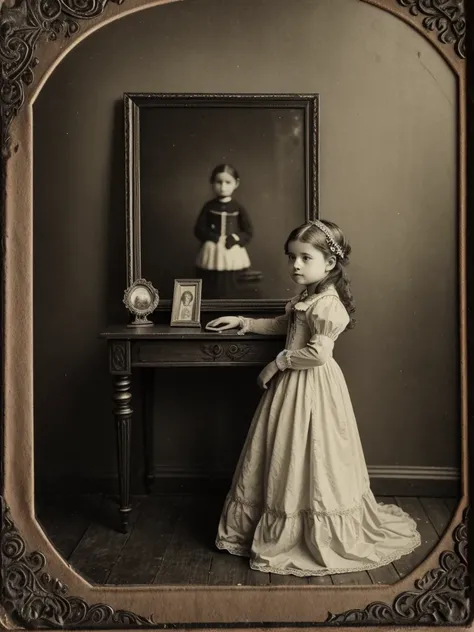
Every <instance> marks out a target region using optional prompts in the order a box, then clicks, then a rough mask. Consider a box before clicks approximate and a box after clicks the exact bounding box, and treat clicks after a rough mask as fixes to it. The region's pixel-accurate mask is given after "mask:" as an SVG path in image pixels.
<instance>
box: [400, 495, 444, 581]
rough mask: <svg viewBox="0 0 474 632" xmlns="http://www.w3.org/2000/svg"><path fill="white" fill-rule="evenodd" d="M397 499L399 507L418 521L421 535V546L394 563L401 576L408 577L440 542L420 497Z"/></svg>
mask: <svg viewBox="0 0 474 632" xmlns="http://www.w3.org/2000/svg"><path fill="white" fill-rule="evenodd" d="M396 501H397V504H398V505H399V507H401V508H402V509H403V510H404V511H406V512H407V513H408V514H409V515H410V516H411V517H412V518H413V519H414V520H415V521H416V523H417V526H418V531H419V532H420V537H421V544H420V546H418V547H417V548H416V549H415V550H414V551H413V552H412V553H409V554H408V555H404V556H403V557H402V558H400V559H399V560H396V561H395V562H394V563H393V565H394V567H395V568H396V570H397V572H398V574H399V575H400V577H406V576H407V575H408V574H409V573H410V572H411V571H412V570H413V569H414V568H416V567H417V566H418V565H419V564H421V562H422V561H423V560H424V559H425V558H426V557H427V555H428V554H429V553H430V551H431V550H432V549H433V548H434V546H435V545H436V543H437V542H438V540H439V537H438V534H437V533H436V531H435V529H434V527H433V525H432V524H431V522H430V519H429V518H428V516H427V515H426V512H425V510H424V509H423V506H422V504H421V502H420V500H419V499H418V498H414V497H408V496H407V497H397V498H396Z"/></svg>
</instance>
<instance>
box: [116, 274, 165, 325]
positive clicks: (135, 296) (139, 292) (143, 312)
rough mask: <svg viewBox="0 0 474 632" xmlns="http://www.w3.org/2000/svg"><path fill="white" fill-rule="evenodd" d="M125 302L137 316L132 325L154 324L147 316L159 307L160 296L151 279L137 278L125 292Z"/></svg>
mask: <svg viewBox="0 0 474 632" xmlns="http://www.w3.org/2000/svg"><path fill="white" fill-rule="evenodd" d="M123 302H124V304H125V307H126V308H127V309H128V311H129V312H130V313H131V314H133V315H134V316H135V319H134V321H133V322H132V323H130V327H143V326H150V325H153V322H152V321H151V320H148V318H147V316H149V315H150V314H153V312H154V311H155V309H156V308H157V307H158V304H159V302H160V297H159V294H158V291H157V290H156V289H155V288H154V287H153V285H152V284H151V283H150V281H147V280H146V279H137V280H136V281H134V282H133V283H132V285H130V287H128V288H127V289H126V290H125V292H124V297H123Z"/></svg>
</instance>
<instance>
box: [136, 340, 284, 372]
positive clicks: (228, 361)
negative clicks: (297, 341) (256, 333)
mask: <svg viewBox="0 0 474 632" xmlns="http://www.w3.org/2000/svg"><path fill="white" fill-rule="evenodd" d="M281 349H282V343H281V342H279V341H275V340H271V341H264V340H262V341H252V343H237V342H228V341H225V342H200V341H198V340H169V341H168V340H160V341H143V342H139V343H135V344H134V345H133V347H132V365H133V366H136V367H140V366H207V365H212V364H218V365H219V366H229V365H234V364H241V365H243V366H259V365H263V364H265V363H267V362H270V361H271V360H274V359H275V357H276V355H277V353H278V352H279V351H281Z"/></svg>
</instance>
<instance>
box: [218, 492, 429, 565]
mask: <svg viewBox="0 0 474 632" xmlns="http://www.w3.org/2000/svg"><path fill="white" fill-rule="evenodd" d="M371 496H372V493H371V491H370V490H368V491H367V492H366V493H365V494H363V496H362V500H361V502H360V503H358V504H357V505H356V506H354V507H350V508H344V509H340V510H339V511H333V512H331V511H328V512H325V511H312V510H307V509H302V510H300V511H297V512H294V513H291V514H284V513H283V512H279V511H274V510H271V509H270V508H259V507H258V506H257V505H253V504H252V503H248V502H245V501H242V500H241V499H236V498H229V499H228V501H227V503H226V505H227V509H229V508H230V506H231V505H235V506H236V505H240V506H246V507H247V509H250V508H251V509H253V510H257V511H258V513H259V515H260V519H259V522H262V521H263V522H264V521H265V518H266V516H272V517H273V518H274V517H275V516H280V517H281V518H282V519H285V520H288V521H290V522H291V521H294V520H298V519H300V518H301V517H303V516H314V517H315V518H318V517H320V518H321V517H326V518H328V519H331V517H332V516H335V515H338V516H343V515H346V516H347V515H348V514H351V513H354V514H355V513H356V512H358V511H360V510H362V511H363V505H364V504H365V503H367V502H368V503H369V504H371V503H370V500H369V498H370V497H371ZM374 500H375V499H374ZM376 507H377V510H378V511H379V512H382V513H383V514H386V515H389V516H392V517H394V518H397V519H399V520H400V521H403V524H404V526H405V527H406V528H407V533H406V534H404V535H403V536H400V539H401V540H403V541H404V544H403V546H399V547H397V548H396V549H395V550H393V551H390V553H387V554H386V555H382V556H381V557H380V558H379V559H378V560H377V561H367V562H365V563H364V562H362V561H361V562H357V561H356V560H354V565H353V566H352V567H341V566H337V567H331V566H327V567H321V568H320V569H308V568H292V567H288V568H278V567H276V566H272V565H271V564H261V563H258V562H256V561H255V559H254V558H255V557H256V556H257V555H255V554H254V553H253V551H252V547H251V546H250V547H248V546H243V545H240V544H234V543H231V542H228V541H226V540H225V538H223V537H219V536H218V537H217V538H216V540H215V546H216V547H217V549H219V550H223V551H227V552H228V553H230V554H232V555H236V556H239V557H246V558H250V562H249V565H250V568H251V569H252V570H256V571H260V572H263V573H274V574H276V575H295V576H296V577H318V576H323V575H336V574H339V573H351V572H358V571H370V570H374V569H376V568H380V567H382V566H386V565H387V564H390V563H392V562H394V561H395V560H398V559H400V558H401V557H403V556H404V555H408V554H409V553H412V552H413V551H414V550H415V549H416V548H417V547H418V546H419V545H420V544H421V538H420V534H419V533H418V531H417V525H416V522H415V521H414V520H413V518H411V517H410V516H409V515H408V514H407V513H406V512H404V511H403V509H401V508H400V507H398V506H397V505H388V504H385V503H376ZM349 519H350V518H349ZM381 526H382V528H383V525H381ZM361 544H363V540H361ZM381 544H382V546H383V543H382V541H381ZM324 546H325V548H327V547H328V543H327V542H325V543H324ZM275 547H276V548H278V542H275ZM374 547H375V548H376V547H377V543H376V542H375V543H374ZM258 548H259V547H257V550H258ZM329 548H331V547H329ZM316 565H317V564H316Z"/></svg>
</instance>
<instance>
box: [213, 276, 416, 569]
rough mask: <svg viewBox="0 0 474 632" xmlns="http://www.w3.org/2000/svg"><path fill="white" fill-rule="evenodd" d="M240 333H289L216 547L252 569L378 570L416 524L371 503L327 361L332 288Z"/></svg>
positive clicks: (335, 312)
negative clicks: (244, 559)
mask: <svg viewBox="0 0 474 632" xmlns="http://www.w3.org/2000/svg"><path fill="white" fill-rule="evenodd" d="M285 312H286V313H285V314H284V315H282V316H279V317H277V318H273V319H270V318H262V319H245V321H244V322H245V327H244V331H245V330H246V331H251V332H255V333H261V334H274V333H284V332H286V333H287V338H286V350H285V351H284V352H283V354H282V355H281V356H280V357H279V359H278V364H279V366H280V368H281V369H282V370H280V371H279V373H278V374H277V375H276V376H275V377H274V378H273V379H272V380H271V381H270V383H269V385H268V390H267V391H265V393H264V395H263V397H262V399H261V401H260V403H259V405H258V408H257V410H256V413H255V416H254V418H253V421H252V424H251V426H250V429H249V433H248V436H247V439H246V442H245V445H244V447H243V450H242V453H241V455H240V459H239V462H238V464H237V468H236V471H235V474H234V478H233V482H232V486H231V489H230V491H229V493H228V495H227V498H226V501H225V504H224V507H223V510H222V514H221V517H220V522H219V526H218V533H217V538H216V546H217V547H218V548H219V549H225V550H227V551H229V552H230V553H233V554H235V555H243V556H248V557H250V566H251V568H252V569H254V570H259V571H263V572H270V573H278V574H282V575H289V574H292V575H298V576H310V575H326V574H333V573H346V572H350V571H361V570H368V569H373V568H377V567H378V566H383V565H385V564H389V563H390V562H392V561H393V560H396V559H398V558H400V557H401V556H402V555H405V554H407V553H410V552H411V551H413V550H414V549H415V548H416V547H417V546H418V545H419V544H420V536H419V534H418V531H417V529H416V523H415V521H414V520H413V519H412V518H411V517H410V516H409V515H408V514H406V513H405V512H403V511H402V510H401V509H400V508H399V507H397V506H395V505H384V504H381V503H377V502H376V500H375V498H374V496H373V494H372V492H371V490H370V485H369V477H368V474H367V468H366V464H365V460H364V454H363V451H362V446H361V442H360V438H359V433H358V429H357V425H356V420H355V417H354V412H353V409H352V404H351V400H350V397H349V393H348V390H347V386H346V382H345V380H344V376H343V374H342V372H341V369H340V368H339V366H338V364H337V363H336V361H335V360H334V359H333V357H332V352H333V347H334V341H335V340H336V339H337V337H338V336H339V334H341V333H342V332H343V331H344V329H345V328H346V327H347V325H348V323H349V316H348V313H347V311H346V309H345V307H344V305H343V304H342V302H341V301H340V299H339V297H338V294H337V292H336V290H335V289H334V288H328V289H327V290H325V291H324V292H322V293H320V294H317V295H313V296H307V295H306V293H303V294H302V295H301V296H299V297H295V298H294V299H292V300H291V301H290V302H289V303H288V304H287V306H286V310H285Z"/></svg>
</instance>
